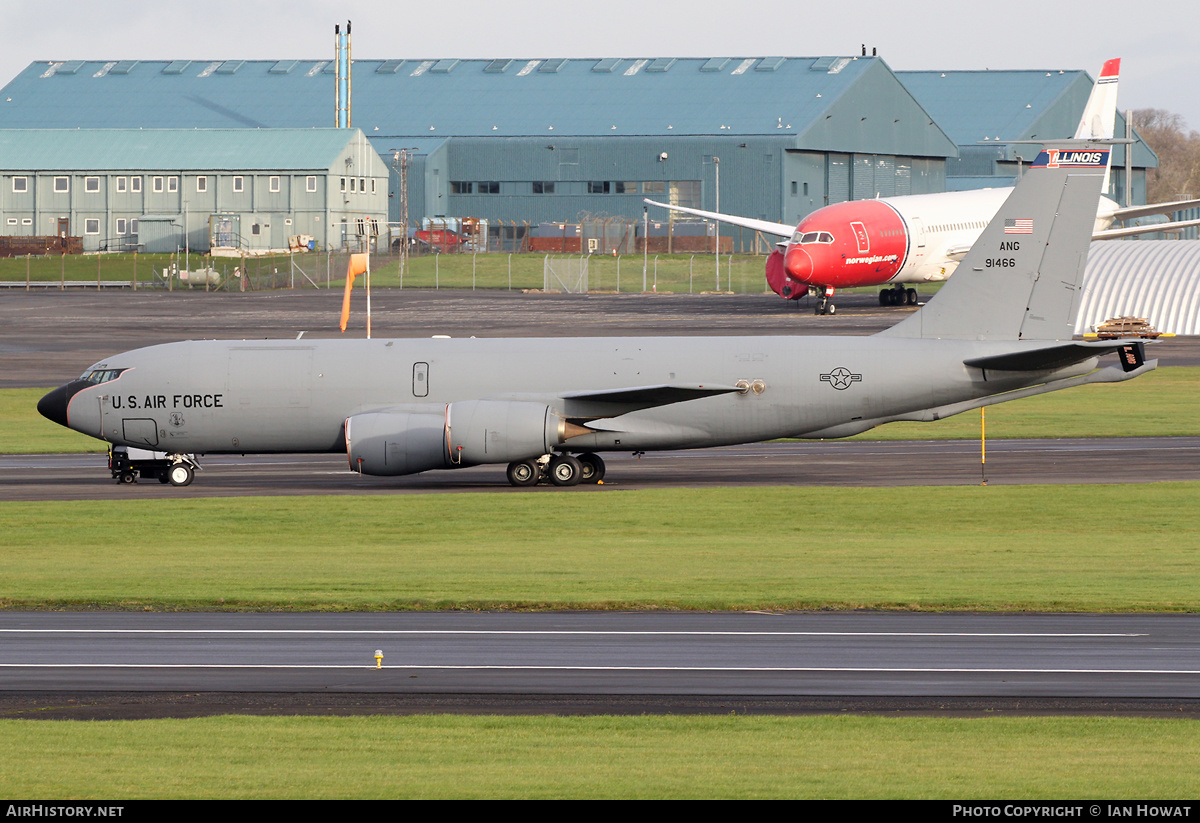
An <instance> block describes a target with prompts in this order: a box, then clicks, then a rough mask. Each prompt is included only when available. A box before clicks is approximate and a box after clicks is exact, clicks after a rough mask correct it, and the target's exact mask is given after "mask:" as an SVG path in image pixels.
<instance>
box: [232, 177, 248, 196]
mask: <svg viewBox="0 0 1200 823" xmlns="http://www.w3.org/2000/svg"><path fill="white" fill-rule="evenodd" d="M245 185H246V181H245V178H244V177H242V176H241V175H237V176H235V177H234V178H233V190H234V191H235V192H240V191H243V190H244V189H245Z"/></svg>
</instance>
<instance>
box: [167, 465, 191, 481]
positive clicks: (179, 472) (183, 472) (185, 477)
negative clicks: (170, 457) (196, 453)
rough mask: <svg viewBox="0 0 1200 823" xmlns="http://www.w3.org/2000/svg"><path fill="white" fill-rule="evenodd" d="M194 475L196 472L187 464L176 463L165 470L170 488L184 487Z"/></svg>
mask: <svg viewBox="0 0 1200 823" xmlns="http://www.w3.org/2000/svg"><path fill="white" fill-rule="evenodd" d="M195 475H196V472H195V471H193V470H192V467H191V466H189V465H188V464H187V463H176V464H175V465H173V466H171V468H169V469H167V482H168V483H170V484H171V485H172V486H186V485H188V484H189V483H191V482H192V478H193V477H195Z"/></svg>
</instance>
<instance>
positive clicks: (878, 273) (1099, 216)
mask: <svg viewBox="0 0 1200 823" xmlns="http://www.w3.org/2000/svg"><path fill="white" fill-rule="evenodd" d="M1120 66H1121V60H1120V58H1115V59H1113V60H1109V61H1107V62H1106V63H1105V64H1104V68H1103V69H1101V71H1100V78H1099V79H1098V80H1097V81H1096V85H1095V86H1094V87H1093V88H1092V93H1091V95H1090V96H1089V97H1088V102H1087V106H1086V107H1085V108H1084V112H1083V117H1082V118H1081V119H1080V121H1079V127H1078V128H1077V129H1076V131H1075V137H1076V138H1080V139H1083V138H1089V137H1090V138H1106V139H1107V138H1111V137H1112V136H1113V128H1114V126H1115V124H1116V116H1117V79H1118V74H1119V71H1120ZM1107 189H1108V176H1107V174H1106V175H1105V180H1104V190H1107ZM1011 193H1012V187H1011V186H1006V187H1003V188H995V189H974V190H969V191H951V192H937V193H934V194H912V195H905V196H901V197H881V198H878V199H875V200H851V201H848V202H845V203H834V204H832V205H829V206H825V207H824V208H820V209H817V210H816V211H814V212H813V213H812V214H809V215H808V216H806V217H805V218H804V219H802V220H801V221H800V223H799V225H797V226H791V225H788V224H784V223H772V222H769V221H766V220H755V219H752V218H748V217H738V216H736V215H727V214H719V213H716V212H708V211H701V210H699V209H691V208H683V207H681V206H671V205H668V204H666V203H657V202H655V201H653V200H646V201H645V202H647V203H649V204H650V205H653V206H660V207H662V208H665V209H671V210H672V211H678V212H684V213H686V214H691V215H695V216H697V217H704V218H707V219H709V220H717V221H720V222H723V223H729V224H731V225H735V226H742V227H744V228H748V229H753V230H754V231H760V232H763V233H764V234H771V235H775V236H779V237H785V238H788V239H786V240H783V241H781V242H780V243H778V244H777V246H776V249H775V251H773V252H772V253H771V255H770V256H769V257H768V258H767V284H768V285H769V286H770V287H771V289H772V290H773V291H774V292H775V293H776V294H778V295H779V296H780V297H783V298H785V299H789V300H798V299H799V298H801V297H803V296H805V295H807V294H818V295H820V297H819V299H818V301H817V305H816V312H817V314H833V313H834V312H835V311H836V307H835V306H834V304H833V300H832V298H833V294H834V292H835V291H836V290H837V289H844V288H850V287H853V286H878V285H884V284H891V287H890V288H884V289H881V290H880V292H879V304H880V305H882V306H887V305H903V304H905V303H907V304H909V305H916V303H917V290H916V289H915V288H913V287H911V286H910V287H907V288H906V287H905V286H904V284H906V283H933V282H937V281H940V280H945V279H946V278H947V277H949V276H950V275H951V273H953V271H954V269H955V268H957V266H958V263H959V261H960V260H962V258H963V255H965V254H966V253H967V251H969V250H970V248H971V246H972V245H974V243H975V240H976V239H977V238H978V237H979V234H980V232H981V231H983V228H984V227H985V226H986V225H987V224H988V222H989V221H991V219H992V217H994V216H995V214H996V212H997V211H998V210H999V208H1000V205H1001V204H1002V203H1003V202H1004V201H1005V200H1006V199H1007V198H1008V196H1009V195H1010V194H1011ZM1196 206H1200V200H1181V201H1177V202H1174V203H1155V204H1152V205H1147V206H1131V207H1128V208H1121V207H1120V206H1119V205H1118V204H1117V203H1116V202H1115V201H1113V200H1110V199H1109V198H1107V197H1101V198H1100V205H1099V207H1098V208H1097V210H1096V225H1095V231H1094V232H1093V234H1092V239H1093V240H1107V239H1112V238H1116V237H1125V236H1129V235H1135V234H1145V233H1147V232H1155V231H1170V230H1172V229H1180V228H1184V227H1186V226H1195V225H1200V220H1185V221H1179V222H1174V223H1157V224H1154V225H1151V226H1135V227H1131V228H1121V229H1112V228H1109V227H1110V226H1112V224H1113V223H1114V222H1115V221H1117V220H1128V219H1130V218H1134V217H1144V216H1146V215H1151V214H1166V215H1170V214H1172V213H1174V212H1176V211H1180V210H1182V209H1188V208H1194V207H1196ZM1006 233H1007V234H1011V235H1015V237H1014V239H1015V240H1017V241H1018V242H1019V240H1020V237H1019V236H1020V235H1021V234H1031V233H1032V230H1031V228H1030V227H1027V226H1022V225H1013V226H1009V227H1007V230H1006Z"/></svg>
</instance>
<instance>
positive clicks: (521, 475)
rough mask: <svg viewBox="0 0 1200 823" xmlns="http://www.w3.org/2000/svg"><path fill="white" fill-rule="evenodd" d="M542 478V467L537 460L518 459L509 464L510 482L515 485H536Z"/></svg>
mask: <svg viewBox="0 0 1200 823" xmlns="http://www.w3.org/2000/svg"><path fill="white" fill-rule="evenodd" d="M541 479H542V467H541V466H539V465H538V463H537V461H536V460H518V461H516V462H515V463H509V464H508V482H509V483H512V484H513V485H514V486H536V485H537V484H538V481H539V480H541Z"/></svg>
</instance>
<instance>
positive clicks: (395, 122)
mask: <svg viewBox="0 0 1200 823" xmlns="http://www.w3.org/2000/svg"><path fill="white" fill-rule="evenodd" d="M353 72H354V74H353V109H352V118H353V119H352V123H353V125H355V126H357V127H358V128H361V129H362V130H363V131H364V132H365V133H366V135H367V137H368V139H369V140H370V141H371V142H372V144H373V145H374V146H375V148H376V149H377V150H378V151H379V152H380V154H382V155H383V156H384V157H385V158H388V159H390V158H392V156H393V152H394V151H395V150H399V149H412V150H414V151H413V154H414V155H415V158H414V163H413V165H412V167H411V169H410V171H409V181H410V183H409V202H410V204H411V205H410V209H409V212H410V215H412V216H413V217H414V218H416V217H420V216H421V215H429V216H434V215H450V216H453V215H458V216H466V215H471V216H476V217H480V218H485V219H489V220H492V221H496V220H506V221H511V220H520V221H530V222H540V221H544V220H576V219H578V218H579V217H580V215H581V214H584V213H587V214H607V215H624V216H626V217H629V218H640V217H641V215H642V197H643V196H650V197H657V198H669V199H670V200H671V201H673V202H676V203H679V204H686V205H692V206H698V207H701V208H708V209H712V208H715V207H716V199H717V185H718V184H717V176H718V173H719V174H720V177H721V182H722V183H723V185H722V187H721V188H722V190H721V208H722V210H725V211H730V212H734V213H738V214H746V215H750V216H757V217H760V218H763V219H767V220H772V221H780V222H794V221H797V220H798V219H799V218H800V217H801V216H803V215H805V214H807V213H808V212H810V211H812V210H813V209H815V208H818V207H820V206H823V205H825V204H826V203H832V202H839V201H841V200H847V199H851V198H861V197H873V196H876V195H887V194H907V193H914V194H917V193H923V192H931V191H941V190H943V188H944V185H945V183H944V171H943V170H944V168H945V162H946V159H947V158H948V157H953V156H954V155H955V154H956V152H957V149H956V147H955V146H954V144H953V142H952V141H951V140H950V139H949V138H948V137H947V136H946V134H945V133H944V132H943V131H942V129H941V128H940V127H939V126H938V125H937V124H936V123H935V122H934V121H933V120H932V118H930V117H929V116H928V114H927V113H926V112H925V111H924V110H923V109H922V107H921V106H920V105H918V104H917V103H916V101H914V100H913V98H912V96H911V95H910V94H909V93H908V92H907V91H906V90H905V88H904V86H903V85H902V84H901V83H900V82H899V81H898V80H897V79H896V76H895V74H893V72H892V71H891V69H889V68H888V66H887V65H886V63H884V61H883V60H881V59H879V58H875V57H823V58H784V57H774V58H713V59H675V58H660V59H617V58H612V59H588V60H575V59H572V60H566V59H549V60H545V59H533V60H506V59H505V60H454V59H447V60H382V61H380V60H374V61H372V60H367V61H362V60H360V61H355V63H354V69H353ZM333 91H334V64H333V61H294V60H292V61H238V60H233V61H218V62H189V61H174V62H135V61H125V62H119V61H116V62H83V61H76V62H54V63H35V64H33V65H31V66H29V67H28V68H27V69H26V70H25V71H23V72H22V73H21V74H20V75H18V76H17V78H15V79H14V80H13V81H12V82H10V83H9V84H8V85H7V86H6V87H5V88H4V90H3V93H2V95H0V99H3V100H4V102H3V104H2V105H0V128H6V129H17V128H42V129H46V128H249V129H255V128H306V127H314V126H322V125H326V124H330V123H331V122H332V120H333V116H334V105H333V100H334V95H333ZM614 137H616V138H620V139H616V140H614V139H613V138H614ZM714 158H717V159H716V160H714ZM718 167H719V171H718ZM398 187H399V181H398V178H397V176H396V174H395V172H393V181H392V187H391V188H392V191H393V192H395V191H396V190H397V189H398ZM497 195H501V196H499V197H498V196H497ZM505 195H507V196H505ZM396 200H397V198H393V201H392V202H393V211H395V207H396ZM664 216H665V215H664Z"/></svg>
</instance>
